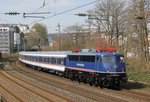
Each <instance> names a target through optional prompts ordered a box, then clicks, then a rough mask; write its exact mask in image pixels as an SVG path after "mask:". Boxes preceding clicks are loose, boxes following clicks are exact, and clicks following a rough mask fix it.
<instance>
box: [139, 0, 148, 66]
mask: <svg viewBox="0 0 150 102" xmlns="http://www.w3.org/2000/svg"><path fill="white" fill-rule="evenodd" d="M144 1H145V0H141V1H140V12H141V17H140V18H141V20H142V31H143V36H142V37H143V38H142V39H143V41H142V45H143V47H144V48H143V50H144V55H145V62H146V63H148V64H149V57H150V56H149V48H148V47H149V43H148V31H147V23H146V18H145V11H144ZM140 18H139V19H140Z"/></svg>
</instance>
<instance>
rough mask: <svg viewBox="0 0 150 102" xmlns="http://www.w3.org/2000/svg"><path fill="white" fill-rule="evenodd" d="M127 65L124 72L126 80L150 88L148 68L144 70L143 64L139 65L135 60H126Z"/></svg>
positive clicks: (149, 71)
mask: <svg viewBox="0 0 150 102" xmlns="http://www.w3.org/2000/svg"><path fill="white" fill-rule="evenodd" d="M127 63H128V64H127V66H126V70H127V74H128V79H129V80H133V81H135V82H140V83H143V84H146V85H147V86H149V87H150V68H146V67H145V64H141V63H140V61H139V60H136V59H128V60H127Z"/></svg>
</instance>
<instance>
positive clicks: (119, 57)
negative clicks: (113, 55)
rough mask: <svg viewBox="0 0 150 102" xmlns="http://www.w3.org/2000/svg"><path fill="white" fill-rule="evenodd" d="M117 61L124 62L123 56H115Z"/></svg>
mask: <svg viewBox="0 0 150 102" xmlns="http://www.w3.org/2000/svg"><path fill="white" fill-rule="evenodd" d="M117 62H121V63H124V62H125V61H124V57H123V56H117Z"/></svg>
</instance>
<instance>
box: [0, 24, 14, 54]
mask: <svg viewBox="0 0 150 102" xmlns="http://www.w3.org/2000/svg"><path fill="white" fill-rule="evenodd" d="M13 48H14V29H13V27H11V26H9V25H7V24H2V25H0V52H1V53H11V52H13Z"/></svg>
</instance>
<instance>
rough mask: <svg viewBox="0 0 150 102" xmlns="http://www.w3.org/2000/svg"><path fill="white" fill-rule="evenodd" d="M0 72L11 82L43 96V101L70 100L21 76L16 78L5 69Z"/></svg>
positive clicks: (67, 101)
mask: <svg viewBox="0 0 150 102" xmlns="http://www.w3.org/2000/svg"><path fill="white" fill-rule="evenodd" d="M0 73H1V76H2V77H4V78H5V79H8V80H10V81H11V82H13V83H15V84H17V85H19V86H21V87H22V88H24V89H26V90H27V91H30V92H32V93H34V94H36V95H37V96H39V97H41V98H43V100H44V102H60V101H62V102H72V101H71V100H69V99H67V98H64V97H62V96H58V95H56V94H54V93H50V92H48V91H47V90H45V89H42V88H40V87H37V86H35V85H33V84H31V83H29V82H27V81H24V80H22V79H21V78H18V77H16V76H14V75H13V74H10V73H8V72H7V71H1V72H0ZM3 89H4V87H3ZM5 89H6V88H5ZM7 91H8V90H7ZM9 93H11V94H12V95H13V93H12V92H10V91H9ZM14 97H16V98H18V100H19V97H18V96H16V95H15V96H14ZM19 101H21V102H23V101H25V100H19Z"/></svg>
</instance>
